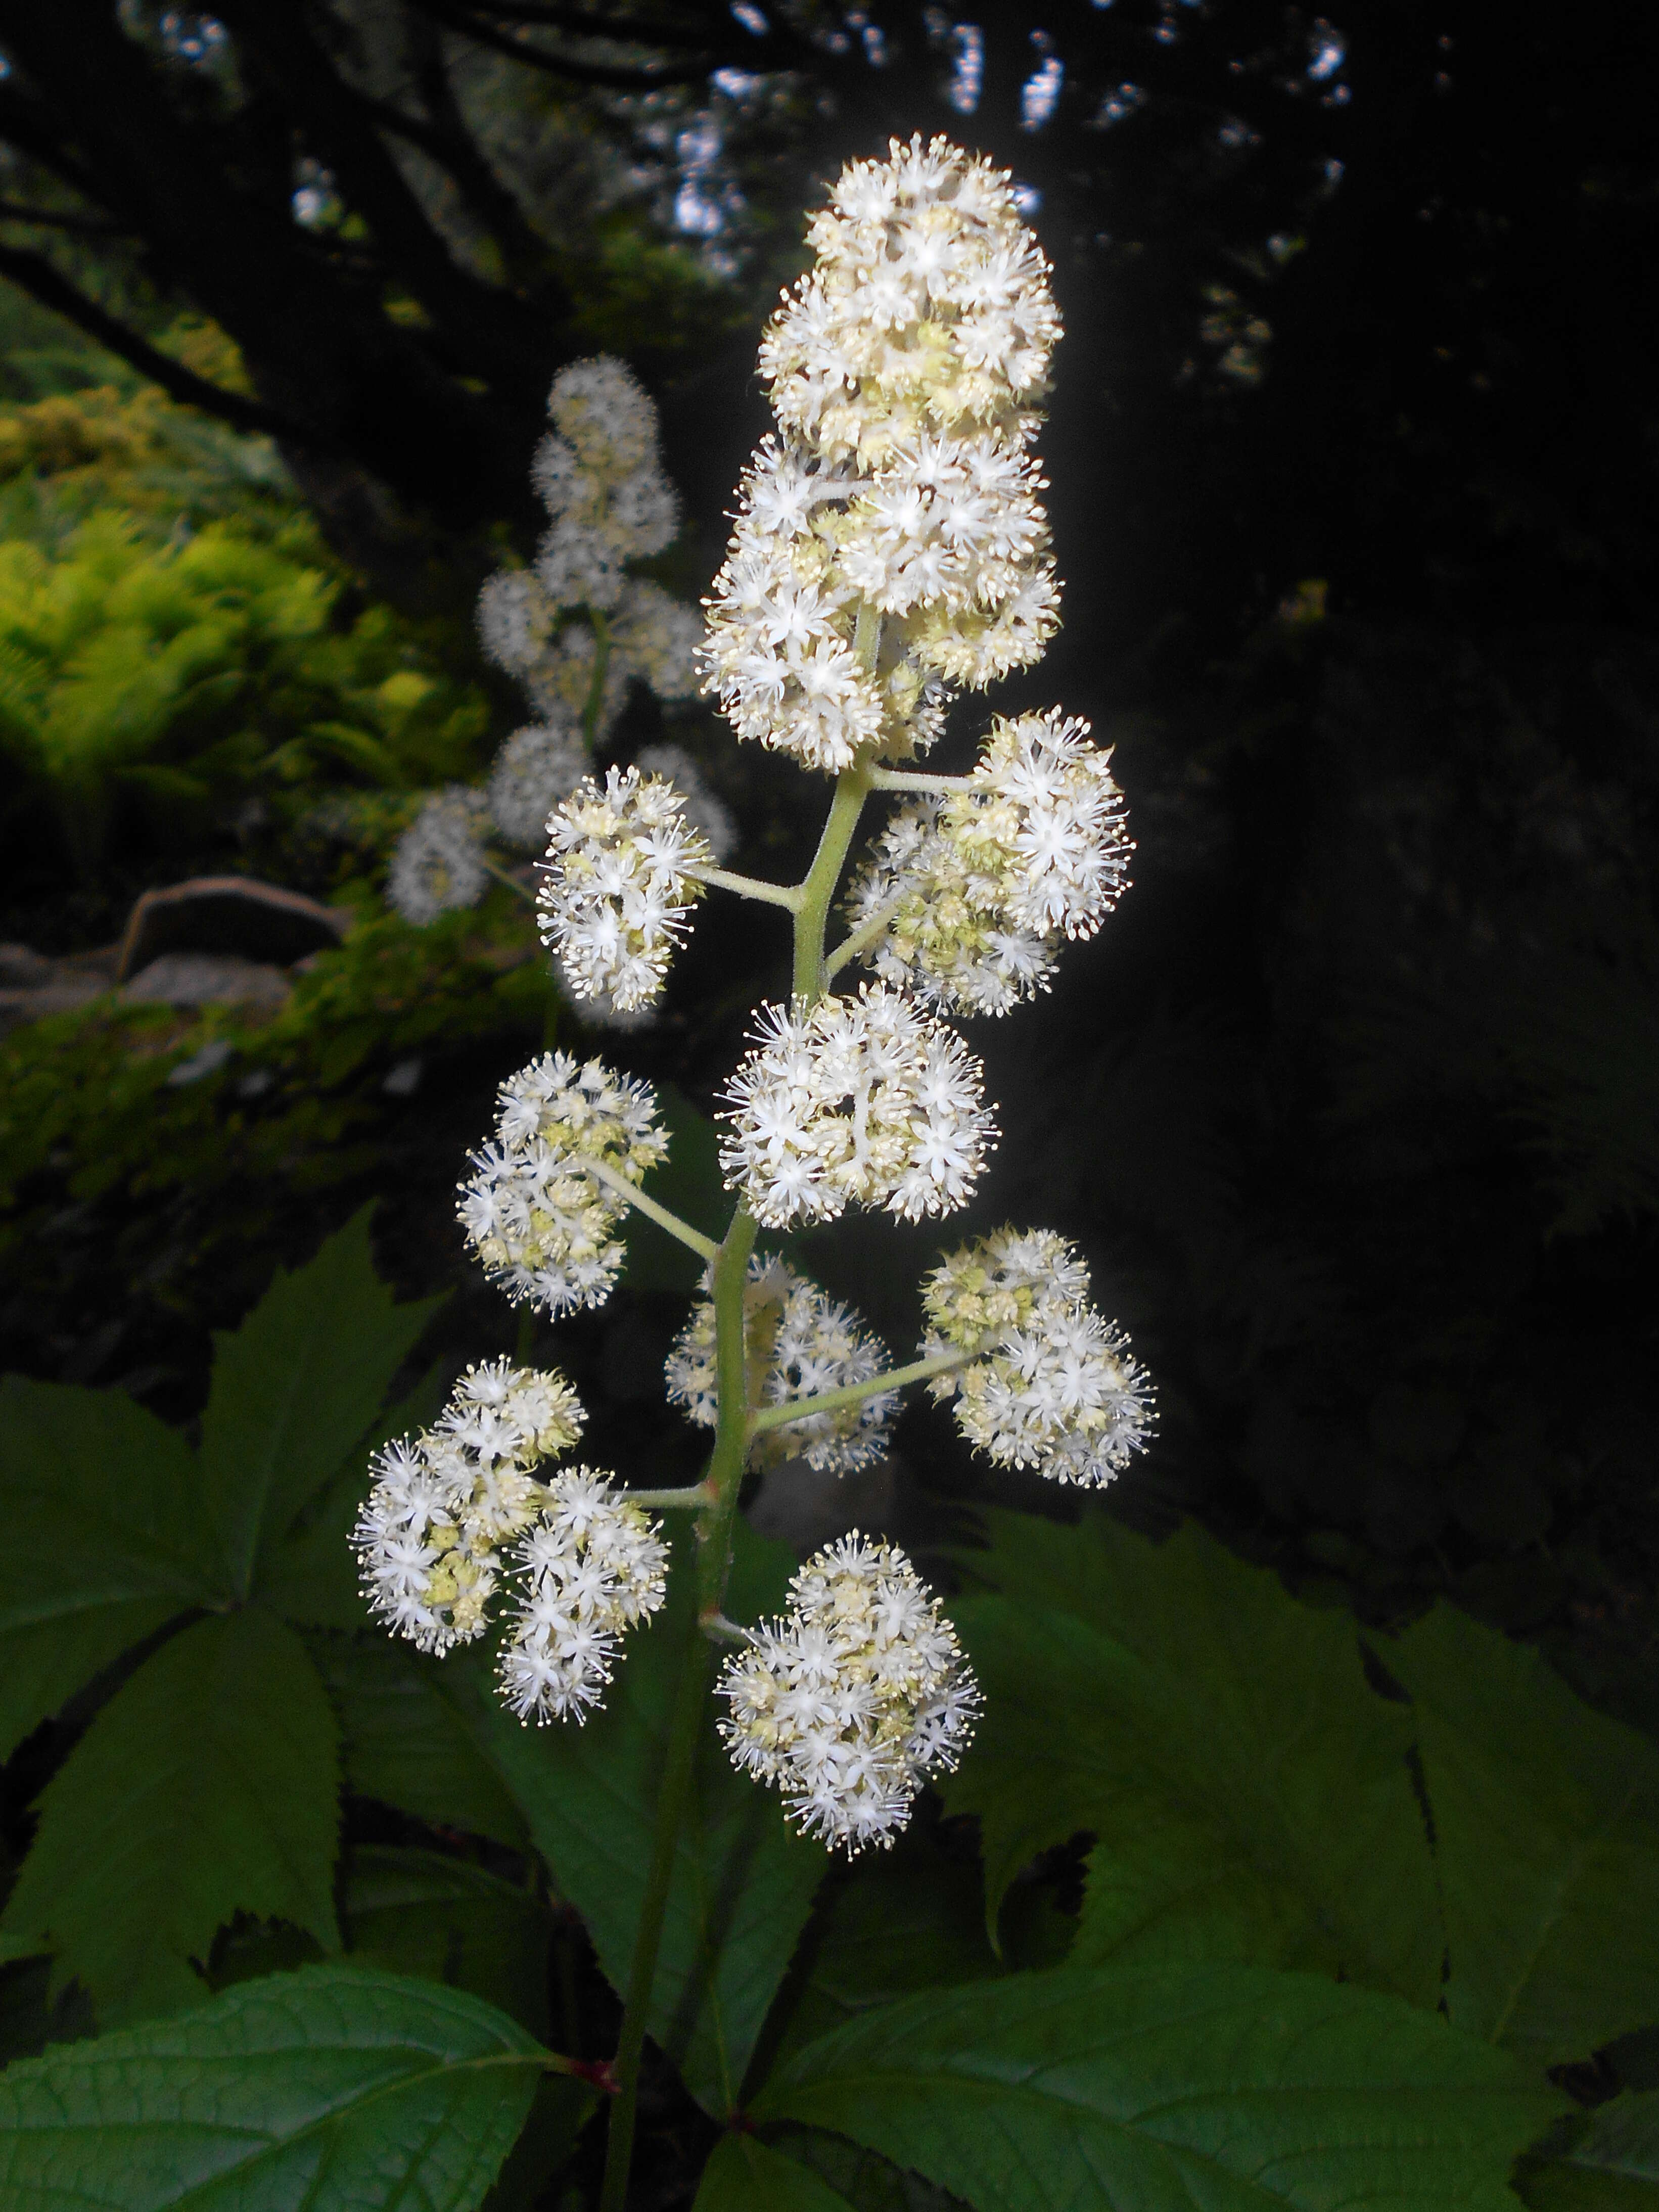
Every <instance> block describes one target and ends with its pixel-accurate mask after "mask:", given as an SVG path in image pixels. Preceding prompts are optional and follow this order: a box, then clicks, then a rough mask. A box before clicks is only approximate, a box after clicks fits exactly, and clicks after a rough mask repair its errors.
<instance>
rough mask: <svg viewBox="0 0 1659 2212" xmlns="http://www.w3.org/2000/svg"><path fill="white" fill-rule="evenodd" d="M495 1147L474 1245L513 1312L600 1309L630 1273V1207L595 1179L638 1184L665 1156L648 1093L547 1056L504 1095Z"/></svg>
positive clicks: (483, 1164)
mask: <svg viewBox="0 0 1659 2212" xmlns="http://www.w3.org/2000/svg"><path fill="white" fill-rule="evenodd" d="M497 1097H498V1099H499V1102H500V1110H499V1112H498V1115H497V1118H496V1125H495V1142H494V1143H493V1144H489V1145H486V1146H484V1148H483V1151H482V1152H475V1153H474V1154H473V1155H472V1166H473V1169H474V1170H475V1172H474V1173H473V1175H472V1176H471V1177H470V1179H469V1180H468V1181H467V1182H465V1183H463V1184H462V1186H461V1200H460V1206H459V1214H460V1219H461V1225H462V1226H463V1228H464V1229H465V1231H466V1237H467V1242H468V1243H470V1244H471V1247H472V1249H473V1250H474V1251H475V1252H476V1253H477V1256H478V1258H479V1260H480V1261H482V1263H483V1267H484V1268H485V1270H486V1272H487V1273H489V1275H490V1276H491V1277H492V1278H493V1279H495V1281H496V1282H498V1283H499V1284H500V1285H501V1287H502V1289H503V1290H504V1291H506V1292H507V1297H509V1298H511V1299H512V1300H513V1303H514V1304H520V1303H522V1302H527V1303H528V1304H531V1305H532V1306H533V1307H536V1308H538V1309H539V1310H541V1311H543V1312H544V1313H558V1312H561V1311H562V1310H564V1309H565V1308H566V1307H569V1306H596V1305H599V1304H602V1303H603V1302H604V1300H605V1298H607V1297H609V1296H610V1294H611V1286H612V1285H613V1284H614V1283H615V1281H616V1279H617V1270H618V1269H619V1268H620V1267H621V1266H622V1260H623V1248H622V1244H621V1242H620V1240H619V1239H618V1238H617V1233H616V1232H617V1225H618V1224H619V1223H620V1222H621V1220H622V1218H623V1215H624V1214H625V1213H626V1212H627V1211H628V1200H626V1199H625V1198H623V1196H621V1195H620V1194H618V1193H617V1191H616V1190H615V1189H613V1188H611V1185H610V1184H609V1183H607V1182H605V1181H604V1180H603V1179H602V1178H601V1177H600V1176H599V1175H598V1174H596V1173H595V1172H594V1169H595V1167H596V1166H603V1167H605V1168H608V1169H609V1170H611V1172H612V1173H613V1174H615V1175H617V1176H619V1177H621V1178H622V1179H623V1180H624V1181H625V1182H629V1183H637V1182H639V1181H640V1180H641V1176H643V1175H644V1173H645V1171H646V1170H647V1168H649V1167H652V1166H654V1165H655V1164H656V1163H657V1161H659V1159H661V1158H663V1156H664V1154H665V1152H666V1151H667V1142H666V1139H665V1138H664V1136H663V1133H662V1132H661V1130H660V1129H659V1127H658V1126H657V1119H656V1100H655V1097H654V1096H653V1093H652V1091H651V1090H650V1088H649V1087H648V1085H645V1084H643V1083H635V1082H630V1081H629V1079H628V1078H627V1077H625V1076H618V1075H613V1074H611V1072H610V1070H609V1069H608V1068H606V1067H605V1066H603V1065H602V1063H601V1062H600V1061H599V1060H589V1061H588V1062H587V1063H586V1066H581V1065H580V1064H579V1063H578V1062H577V1061H576V1060H573V1059H572V1058H571V1056H570V1054H568V1053H564V1052H557V1053H544V1054H543V1055H542V1057H541V1058H540V1059H539V1060H532V1062H531V1063H530V1065H529V1066H528V1067H523V1068H520V1071H519V1073H517V1074H516V1075H513V1076H510V1077H509V1078H508V1079H507V1081H506V1082H505V1083H504V1084H502V1085H501V1090H500V1091H499V1092H498V1094H497Z"/></svg>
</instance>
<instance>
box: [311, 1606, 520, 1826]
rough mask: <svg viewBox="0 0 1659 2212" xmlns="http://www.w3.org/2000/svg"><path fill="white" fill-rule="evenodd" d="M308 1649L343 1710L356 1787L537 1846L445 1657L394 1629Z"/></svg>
mask: <svg viewBox="0 0 1659 2212" xmlns="http://www.w3.org/2000/svg"><path fill="white" fill-rule="evenodd" d="M307 1648H308V1649H309V1650H310V1652H311V1655H312V1657H313V1661H314V1662H315V1663H316V1666H317V1668H318V1671H319V1674H321V1675H322V1678H323V1680H324V1681H325V1683H326V1684H327V1685H328V1690H329V1694H330V1696H331V1699H333V1702H334V1709H335V1711H336V1712H337V1714H338V1716H339V1721H340V1730H341V1735H342V1739H343V1741H342V1746H341V1750H342V1757H343V1763H344V1770H345V1784H346V1787H347V1789H348V1790H352V1791H353V1792H355V1793H356V1796H359V1797H373V1798H374V1799H375V1800H376V1801H377V1802H379V1803H380V1804H382V1805H391V1806H394V1807H395V1808H397V1810H398V1812H400V1813H409V1814H413V1816H414V1817H415V1819H416V1820H425V1821H427V1822H428V1823H429V1824H430V1825H431V1826H434V1827H438V1828H460V1829H464V1830H465V1832H467V1833H468V1834H469V1835H474V1836H489V1838H492V1840H493V1841H495V1842H496V1843H498V1844H507V1847H508V1848H509V1849H510V1850H527V1849H528V1848H529V1844H530V1832H529V1830H528V1829H527V1828H526V1826H525V1822H524V1815H523V1814H521V1813H520V1810H519V1808H518V1807H517V1806H516V1805H515V1804H514V1803H513V1798H512V1796H510V1794H509V1793H508V1790H507V1785H506V1784H504V1783H503V1781H502V1780H501V1775H500V1774H499V1773H498V1771H496V1769H495V1766H494V1765H492V1763H491V1762H490V1760H489V1759H488V1758H486V1756H485V1755H484V1753H483V1752H482V1751H481V1750H480V1749H479V1747H478V1745H477V1742H476V1741H475V1740H474V1737H473V1734H472V1731H471V1729H469V1728H468V1726H467V1725H466V1723H465V1721H464V1720H463V1719H462V1718H461V1717H460V1716H459V1714H458V1713H457V1711H456V1710H455V1707H454V1705H453V1703H452V1702H451V1701H450V1699H449V1698H448V1697H447V1695H445V1694H444V1692H443V1690H442V1688H441V1685H443V1684H445V1683H447V1680H448V1676H447V1672H446V1671H445V1669H444V1668H443V1666H442V1663H441V1662H427V1661H422V1659H421V1658H419V1657H418V1656H417V1655H416V1653H414V1652H413V1651H411V1650H410V1648H409V1646H408V1645H407V1644H394V1643H392V1640H391V1638H385V1637H380V1638H377V1637H368V1638H362V1639H360V1640H357V1641H356V1642H352V1643H348V1642H346V1640H345V1639H344V1638H341V1637H337V1636H313V1637H311V1638H308V1639H307Z"/></svg>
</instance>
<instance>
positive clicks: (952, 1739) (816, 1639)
mask: <svg viewBox="0 0 1659 2212" xmlns="http://www.w3.org/2000/svg"><path fill="white" fill-rule="evenodd" d="M789 1595H790V1600H791V1603H790V1607H789V1611H788V1613H787V1617H786V1618H785V1619H784V1620H780V1621H775V1622H774V1623H773V1624H772V1625H771V1626H763V1627H762V1628H760V1629H758V1630H757V1631H756V1632H755V1634H754V1636H753V1638H752V1640H751V1642H750V1645H749V1648H748V1649H747V1650H744V1651H741V1652H738V1653H736V1654H734V1655H733V1656H732V1658H731V1659H730V1660H729V1661H728V1662H727V1663H726V1667H725V1668H724V1670H723V1672H722V1674H721V1678H720V1695H721V1696H722V1697H723V1698H724V1699H726V1706H727V1711H726V1717H725V1718H724V1719H723V1720H722V1721H721V1723H720V1733H721V1735H723V1736H724V1737H725V1739H726V1747H727V1748H728V1750H729V1751H730V1753H731V1754H732V1764H733V1765H735V1766H738V1768H740V1769H743V1770H744V1771H747V1772H749V1773H750V1774H753V1775H755V1776H757V1778H759V1779H760V1780H761V1781H763V1782H769V1783H771V1784H774V1785H775V1787H776V1788H777V1789H779V1790H781V1791H782V1793H783V1799H784V1806H785V1809H786V1811H787V1814H788V1815H789V1818H790V1819H791V1820H793V1821H794V1822H795V1823H796V1825H797V1826H799V1828H800V1830H801V1832H803V1834H805V1835H809V1836H817V1837H821V1838H823V1841H824V1843H826V1844H830V1845H836V1844H839V1845H841V1846H842V1848H843V1849H844V1850H846V1851H847V1852H848V1856H849V1857H850V1856H851V1855H853V1854H854V1853H855V1852H857V1851H860V1850H863V1848H864V1847H865V1845H866V1844H881V1845H882V1846H883V1847H884V1848H890V1846H891V1844H892V1841H893V1838H894V1836H895V1835H896V1833H897V1832H898V1831H899V1830H900V1829H901V1828H902V1827H903V1826H905V1824H906V1823H907V1821H908V1820H909V1817H910V1808H911V1806H912V1804H913V1803H914V1802H915V1796H916V1793H917V1791H918V1790H920V1789H921V1785H922V1784H923V1783H924V1782H926V1781H927V1780H928V1779H929V1778H930V1777H932V1776H933V1775H935V1774H942V1773H948V1772H950V1771H951V1769H952V1768H954V1767H955V1765H957V1761H958V1759H960V1758H961V1755H962V1753H963V1750H964V1748H965V1747H966V1746H967V1743H968V1740H969V1736H970V1735H972V1733H973V1725H974V1718H975V1713H976V1711H977V1709H978V1705H979V1692H978V1688H977V1686H976V1685H975V1681H974V1677H973V1674H972V1671H971V1669H970V1668H969V1665H968V1662H967V1661H966V1660H965V1659H964V1658H963V1656H962V1650H961V1646H960V1645H959V1644H957V1638H956V1632H955V1631H954V1629H952V1627H951V1624H950V1622H949V1621H948V1620H943V1619H941V1617H940V1613H939V1600H938V1599H937V1598H935V1597H933V1596H932V1595H929V1592H928V1590H927V1585H926V1584H925V1583H923V1582H921V1579H920V1578H919V1577H918V1576H917V1574H916V1572H915V1569H914V1568H913V1567H912V1566H911V1565H910V1562H909V1561H908V1559H906V1558H905V1556H904V1554H903V1553H902V1552H900V1551H898V1550H896V1548H895V1547H893V1546H892V1545H890V1544H870V1543H866V1542H865V1541H863V1540H862V1539H861V1538H860V1536H859V1535H858V1534H857V1532H856V1531H854V1534H852V1535H851V1536H848V1537H844V1538H843V1539H842V1541H841V1542H839V1543H837V1544H832V1545H830V1546H829V1548H828V1549H827V1550H825V1551H822V1552H820V1553H817V1556H816V1557H815V1558H813V1559H809V1560H808V1561H807V1563H806V1565H805V1566H804V1567H803V1568H802V1569H801V1571H800V1572H799V1574H798V1575H796V1577H794V1579H793V1582H792V1583H790V1585H789Z"/></svg>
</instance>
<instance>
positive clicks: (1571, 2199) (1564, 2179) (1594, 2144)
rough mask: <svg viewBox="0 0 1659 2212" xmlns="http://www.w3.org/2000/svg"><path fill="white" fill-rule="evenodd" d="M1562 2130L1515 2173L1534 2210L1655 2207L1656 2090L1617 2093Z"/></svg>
mask: <svg viewBox="0 0 1659 2212" xmlns="http://www.w3.org/2000/svg"><path fill="white" fill-rule="evenodd" d="M1564 2132H1565V2133H1566V2134H1568V2135H1569V2136H1570V2138H1571V2140H1570V2141H1569V2142H1567V2143H1565V2144H1564V2145H1563V2146H1561V2147H1560V2148H1557V2149H1555V2150H1553V2151H1551V2152H1549V2153H1547V2154H1545V2155H1542V2156H1540V2157H1538V2158H1534V2159H1528V2160H1523V2162H1522V2167H1521V2171H1520V2172H1519V2174H1518V2175H1517V2176H1516V2193H1517V2194H1518V2195H1519V2196H1520V2197H1521V2198H1522V2202H1523V2203H1526V2204H1528V2205H1530V2206H1531V2207H1532V2212H1659V2089H1649V2090H1645V2091H1643V2092H1641V2093H1638V2094H1637V2095H1634V2096H1631V2095H1626V2096H1623V2097H1615V2098H1614V2100H1613V2102H1612V2103H1611V2104H1610V2105H1602V2106H1600V2107H1599V2108H1598V2110H1596V2111H1595V2112H1593V2113H1591V2114H1590V2116H1589V2119H1588V2120H1587V2121H1585V2120H1577V2121H1573V2122H1570V2123H1569V2124H1568V2126H1567V2129H1566V2130H1564Z"/></svg>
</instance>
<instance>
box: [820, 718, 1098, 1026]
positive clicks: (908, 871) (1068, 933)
mask: <svg viewBox="0 0 1659 2212" xmlns="http://www.w3.org/2000/svg"><path fill="white" fill-rule="evenodd" d="M1088 729H1089V725H1088V724H1087V723H1086V722H1084V721H1079V720H1069V719H1067V718H1066V717H1064V716H1062V715H1061V714H1060V712H1059V711H1058V709H1054V710H1051V711H1050V712H1048V713H1047V714H1022V715H1021V716H1020V717H1019V718H1018V720H1015V721H1005V720H998V721H996V722H995V723H994V724H993V726H992V730H991V736H990V739H989V741H988V743H987V745H986V748H985V750H984V752H983V753H982V754H981V757H980V759H979V761H978V763H977V764H976V765H975V769H974V771H973V773H972V775H970V776H969V778H968V779H967V781H965V782H964V783H963V784H962V785H960V786H959V787H957V788H956V789H955V790H952V791H951V792H950V793H948V795H945V796H942V797H939V798H933V799H922V800H921V801H919V802H917V803H916V804H915V805H910V806H906V807H904V808H902V809H901V810H900V811H899V812H898V813H897V814H896V816H895V817H894V818H893V820H892V821H891V822H890V823H889V824H888V826H887V829H886V830H885V832H884V835H883V836H882V837H881V839H880V840H879V841H878V844H877V846H876V848H875V851H874V853H873V854H872V858H871V859H870V860H869V861H868V862H867V863H866V866H865V867H864V869H863V870H862V872H860V875H859V876H858V877H857V878H855V880H854V884H853V886H852V890H851V892H850V894H849V896H848V910H849V915H850V919H851V921H852V923H853V926H854V928H858V927H862V926H864V925H866V924H867V923H871V922H873V921H875V920H876V919H877V917H878V916H885V917H886V927H885V928H884V931H883V932H882V934H881V935H880V937H879V938H878V939H877V940H876V942H875V943H874V944H873V945H872V946H870V948H869V949H868V950H867V951H866V953H865V954H864V957H865V959H866V961H867V962H868V963H869V964H870V965H871V966H872V968H873V969H875V971H876V973H877V974H878V975H880V976H881V977H882V978H883V979H884V981H887V982H890V983H896V984H902V985H904V986H906V987H908V988H909V989H911V990H913V991H914V992H915V994H916V995H917V996H918V997H919V998H920V999H921V1000H923V1001H924V1003H926V1004H927V1005H929V1006H937V1007H939V1009H940V1010H941V1011H943V1012H950V1013H989V1014H1002V1013H1006V1012H1008V1011H1009V1009H1010V1008H1011V1007H1012V1006H1016V1005H1018V1002H1019V1001H1020V1000H1022V999H1027V998H1030V996H1032V994H1034V993H1035V992H1036V991H1038V990H1043V989H1046V988H1047V987H1048V979H1049V977H1050V976H1051V975H1052V974H1053V973H1054V966H1055V963H1056V961H1057V959H1058V957H1059V952H1060V944H1061V941H1062V939H1064V938H1079V937H1092V936H1093V934H1094V933H1095V932H1096V931H1097V929H1098V928H1099V927H1100V925H1101V923H1102V921H1103V920H1104V919H1105V917H1106V915H1108V914H1109V912H1110V910H1111V908H1112V907H1113V906H1114V905H1115V903H1116V902H1117V899H1118V897H1119V896H1120V895H1121V891H1122V890H1123V887H1124V884H1125V882H1126V880H1127V869H1128V860H1129V854H1131V853H1132V852H1133V849H1134V848H1133V845H1132V843H1131V842H1129V839H1128V837H1127V834H1126V831H1125V829H1124V821H1123V799H1122V794H1121V793H1120V792H1119V790H1118V787H1117V786H1116V784H1115V782H1114V781H1113V780H1112V773H1111V769H1110V765H1109V762H1110V755H1109V753H1106V752H1103V751H1102V750H1100V749H1099V747H1097V746H1096V745H1092V744H1090V743H1089V742H1088Z"/></svg>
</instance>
